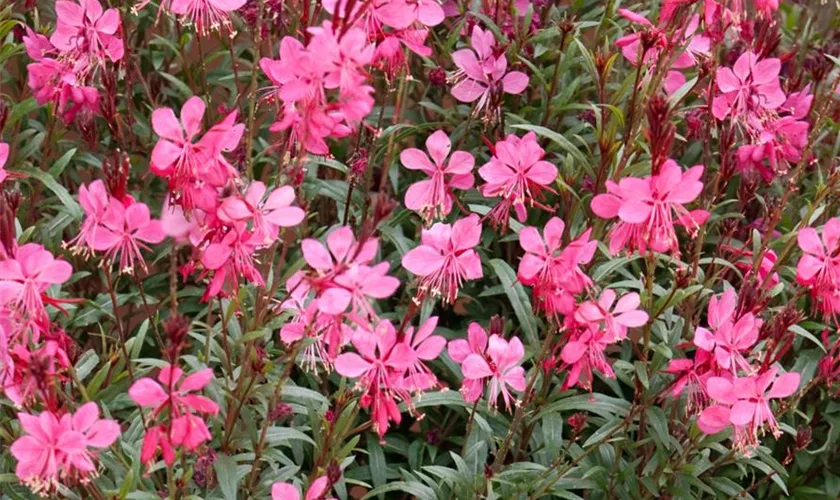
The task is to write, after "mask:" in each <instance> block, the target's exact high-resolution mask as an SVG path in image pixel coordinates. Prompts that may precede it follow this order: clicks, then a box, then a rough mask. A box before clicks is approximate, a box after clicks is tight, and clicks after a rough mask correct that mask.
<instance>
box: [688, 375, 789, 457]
mask: <svg viewBox="0 0 840 500" xmlns="http://www.w3.org/2000/svg"><path fill="white" fill-rule="evenodd" d="M776 375H777V371H776V369H775V368H770V369H769V370H767V371H765V372H764V373H762V374H760V375H753V376H749V377H740V378H734V379H728V378H724V377H711V378H709V379H708V381H707V382H706V391H707V392H708V394H709V396H710V397H711V399H713V400H715V401H716V402H717V403H718V404H716V405H714V406H710V407H708V408H706V409H705V410H703V413H701V414H700V417H699V418H698V419H697V424H698V426H699V427H700V430H702V431H703V432H705V433H706V434H716V433H718V432H720V431H722V430H723V429H725V428H726V427H728V426H729V425H730V424H731V425H733V426H735V446H736V448H737V449H738V450H740V451H741V452H743V453H746V454H749V453H750V452H751V451H752V450H754V449H755V448H756V447H757V446H758V432H759V431H761V430H763V428H764V426H765V425H766V426H767V427H768V428H769V429H770V432H772V433H773V435H774V436H775V437H777V438H778V437H779V436H781V434H782V433H781V430H780V429H779V424H778V423H777V422H776V418H775V417H774V416H773V410H772V409H771V408H770V400H771V399H780V398H786V397H788V396H790V395H792V394H793V393H794V392H796V389H797V388H798V387H799V380H800V376H799V373H796V372H790V373H785V374H782V375H779V376H778V377H777V376H776Z"/></svg>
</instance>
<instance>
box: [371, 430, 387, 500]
mask: <svg viewBox="0 0 840 500" xmlns="http://www.w3.org/2000/svg"><path fill="white" fill-rule="evenodd" d="M367 450H368V458H369V460H370V477H371V479H372V480H373V486H374V487H376V488H379V487H380V486H383V485H385V483H387V482H388V464H387V463H386V462H385V451H384V450H383V449H382V446H380V445H379V440H378V439H377V438H376V436H374V435H372V434H368V439H367ZM380 498H382V496H381V495H380Z"/></svg>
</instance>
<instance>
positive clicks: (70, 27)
mask: <svg viewBox="0 0 840 500" xmlns="http://www.w3.org/2000/svg"><path fill="white" fill-rule="evenodd" d="M55 13H56V25H55V31H54V32H53V34H52V36H51V37H50V43H52V45H53V46H55V48H57V49H58V50H61V51H66V52H72V51H76V52H79V53H81V54H84V55H87V56H90V57H92V58H94V59H99V60H102V59H104V58H105V57H107V58H108V59H110V60H111V61H112V62H117V61H119V60H120V59H122V57H123V54H124V48H123V41H122V39H121V38H120V37H119V34H118V33H117V32H118V31H119V30H120V14H119V11H117V9H108V10H104V11H103V9H102V4H100V3H99V1H98V0H79V3H76V2H71V1H67V0H59V1H58V2H56V3H55Z"/></svg>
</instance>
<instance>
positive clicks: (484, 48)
mask: <svg viewBox="0 0 840 500" xmlns="http://www.w3.org/2000/svg"><path fill="white" fill-rule="evenodd" d="M470 40H471V45H472V49H461V50H457V51H455V52H454V53H453V54H452V61H453V62H454V63H455V66H457V67H458V71H457V72H456V73H455V75H454V76H453V80H454V81H457V82H458V83H456V84H455V86H454V87H452V95H453V96H455V98H456V99H458V100H459V101H461V102H467V103H470V102H473V101H475V100H478V104H477V105H476V108H475V109H476V112H477V111H478V110H480V109H483V108H484V107H485V106H487V105H488V103H489V99H490V96H491V95H492V94H493V93H497V92H500V91H501V92H505V93H508V94H521V93H522V92H523V91H524V90H525V88H526V87H527V86H528V75H526V74H525V73H522V72H521V71H510V72H508V71H507V64H508V61H507V58H506V57H505V55H504V53H503V54H502V55H500V56H498V57H497V56H496V50H495V46H496V40H495V39H494V37H493V32H492V31H490V30H487V31H484V30H482V29H481V28H479V27H478V26H474V27H473V30H472V37H471V39H470Z"/></svg>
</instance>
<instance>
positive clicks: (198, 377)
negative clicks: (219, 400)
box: [128, 365, 219, 464]
mask: <svg viewBox="0 0 840 500" xmlns="http://www.w3.org/2000/svg"><path fill="white" fill-rule="evenodd" d="M183 374H184V372H183V371H182V370H181V369H180V368H178V367H176V366H173V365H167V366H166V367H164V368H163V369H161V371H160V373H159V374H158V377H157V379H158V381H159V382H160V384H159V383H157V382H155V381H154V380H152V379H151V378H148V377H145V378H141V379H139V380H136V381H135V382H134V384H132V385H131V387H130V388H129V389H128V395H129V396H131V399H132V400H134V402H135V403H137V404H138V405H140V406H142V407H146V408H153V410H152V418H158V417H159V416H160V414H161V413H162V412H163V410H164V409H169V412H170V421H171V428H170V429H169V430H168V431H167V430H166V429H164V428H160V429H157V430H154V431H150V432H147V433H146V436H145V437H144V440H143V452H142V453H141V457H140V460H141V461H142V462H144V463H148V462H149V460H151V459H152V458H154V455H155V451H156V449H157V446H158V445H161V446H162V450H163V452H164V458H165V459H167V463H169V464H171V462H170V461H169V459H172V460H174V458H175V457H174V453H173V454H170V453H169V451H170V450H171V447H177V446H183V447H184V449H185V450H187V451H192V450H194V449H196V448H197V447H198V446H199V445H201V443H203V442H205V441H209V440H210V439H212V435H211V434H210V431H209V429H208V428H207V424H206V422H205V421H204V419H203V418H201V417H199V416H198V415H196V413H201V414H205V415H216V414H217V413H218V412H219V407H218V405H217V404H216V403H215V402H213V400H211V399H209V398H206V397H204V396H200V395H198V394H192V393H193V392H195V391H199V390H201V389H203V388H204V387H206V386H207V384H209V383H210V381H211V380H213V370H212V369H210V368H206V369H204V370H199V371H197V372H195V373H193V374H191V375H189V376H187V377H185V378H184V379H183V380H182V379H181V377H182V376H183Z"/></svg>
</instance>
